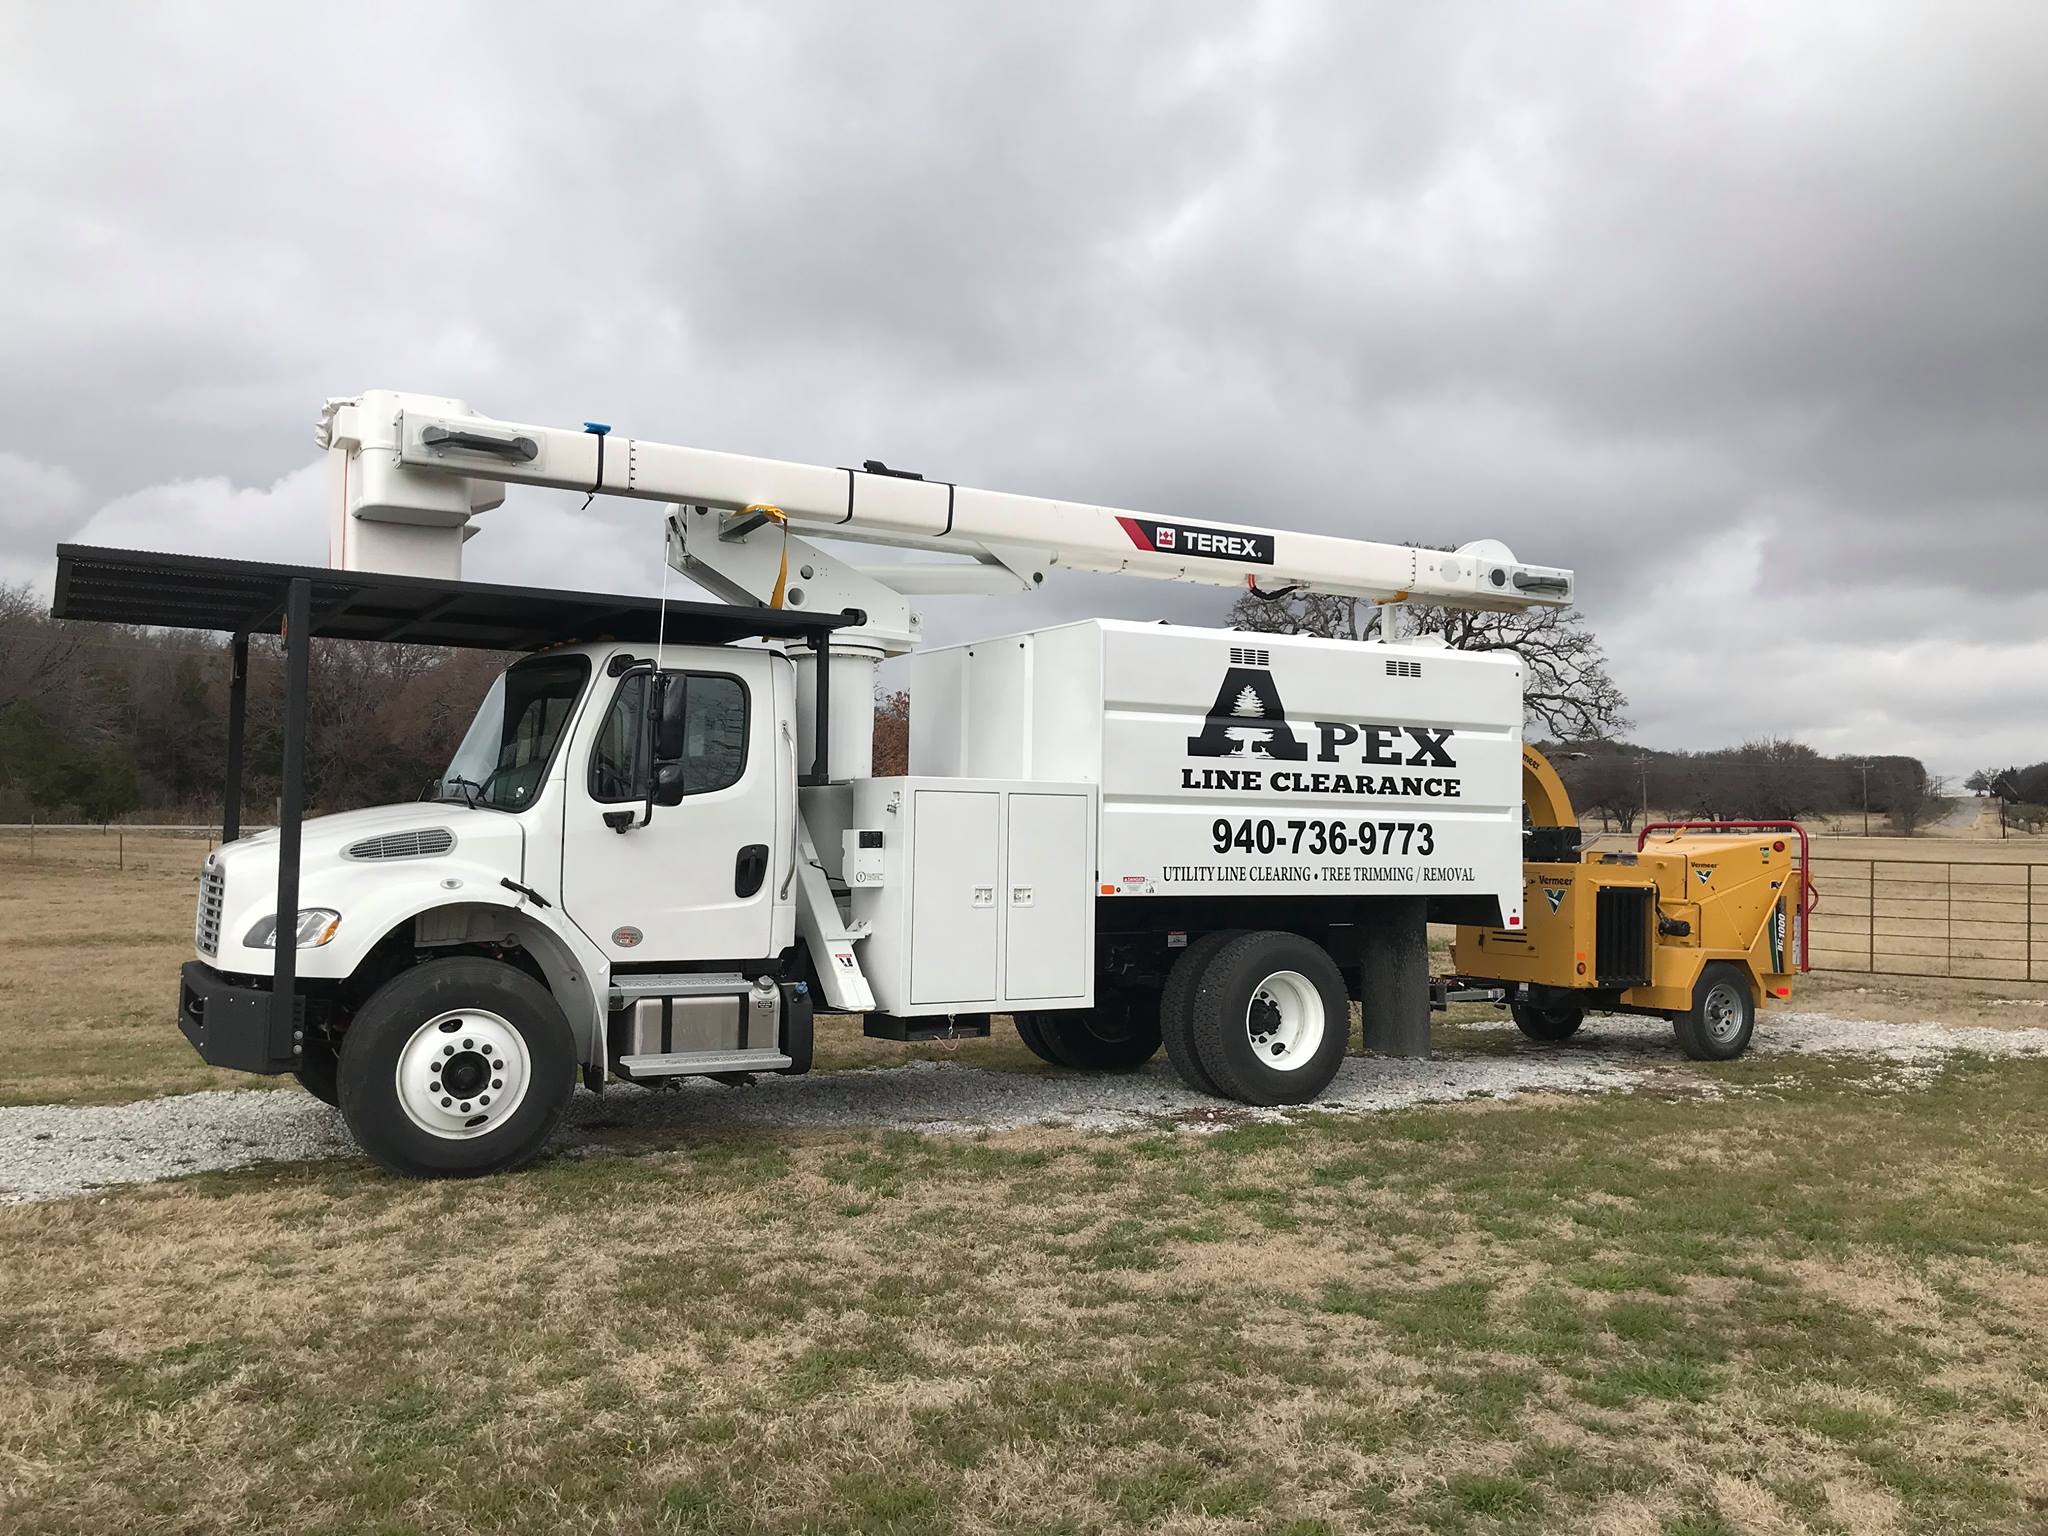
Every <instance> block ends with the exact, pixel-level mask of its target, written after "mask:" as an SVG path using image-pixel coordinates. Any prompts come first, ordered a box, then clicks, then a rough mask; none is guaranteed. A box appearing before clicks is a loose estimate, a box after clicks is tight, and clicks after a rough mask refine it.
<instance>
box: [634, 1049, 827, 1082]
mask: <svg viewBox="0 0 2048 1536" xmlns="http://www.w3.org/2000/svg"><path fill="white" fill-rule="evenodd" d="M789 1065H791V1062H790V1059H789V1058H788V1057H787V1056H785V1055H783V1054H782V1053H781V1052H780V1051H668V1052H663V1053H657V1054H655V1055H651V1056H621V1057H620V1058H619V1059H618V1066H619V1068H620V1070H621V1071H625V1072H630V1073H632V1074H633V1075H634V1076H635V1077H699V1076H703V1075H705V1074H708V1073H713V1072H780V1071H781V1070H782V1069H783V1068H784V1067H787V1066H789Z"/></svg>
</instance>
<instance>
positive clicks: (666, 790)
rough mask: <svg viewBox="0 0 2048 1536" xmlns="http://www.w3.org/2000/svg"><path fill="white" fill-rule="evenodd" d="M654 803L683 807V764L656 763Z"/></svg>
mask: <svg viewBox="0 0 2048 1536" xmlns="http://www.w3.org/2000/svg"><path fill="white" fill-rule="evenodd" d="M654 803H655V804H656V805H681V804H682V803H683V765H682V764H681V763H679V762H672V763H656V764H655V765H654Z"/></svg>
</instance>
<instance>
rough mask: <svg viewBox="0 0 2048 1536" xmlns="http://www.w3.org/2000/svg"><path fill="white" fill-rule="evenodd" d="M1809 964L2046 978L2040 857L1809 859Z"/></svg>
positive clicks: (2047, 918)
mask: <svg viewBox="0 0 2048 1536" xmlns="http://www.w3.org/2000/svg"><path fill="white" fill-rule="evenodd" d="M1813 879H1814V884H1815V885H1816V886H1817V887H1819V890H1820V895H1821V901H1820V906H1819V908H1818V910H1816V911H1815V912H1814V913H1813V916H1812V918H1811V920H1810V923H1811V926H1810V929H1809V935H1810V942H1811V946H1812V954H1813V968H1814V969H1815V970H1827V971H1854V972H1861V973H1864V974H1868V975H1881V976H1955V977H1967V978H1972V979H1977V980H1985V981H2048V863H2042V864H2024V863H1988V862H1985V863H1977V862H1965V861H1960V860H1954V861H1947V862H1937V861H1932V860H1926V861H1923V860H1891V859H1876V858H1871V859H1850V858H1831V857H1828V856H1826V855H1822V856H1819V857H1816V858H1815V859H1814V861H1813Z"/></svg>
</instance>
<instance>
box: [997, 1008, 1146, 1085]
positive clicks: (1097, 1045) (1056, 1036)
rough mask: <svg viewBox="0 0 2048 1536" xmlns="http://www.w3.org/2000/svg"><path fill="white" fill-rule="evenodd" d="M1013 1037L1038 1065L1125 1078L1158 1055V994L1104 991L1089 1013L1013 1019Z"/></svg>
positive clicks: (1085, 1010) (1066, 1012)
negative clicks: (1026, 1049) (1123, 1075)
mask: <svg viewBox="0 0 2048 1536" xmlns="http://www.w3.org/2000/svg"><path fill="white" fill-rule="evenodd" d="M1016 1024H1017V1037H1018V1038H1019V1039H1020V1040H1022V1041H1023V1042H1024V1044H1025V1046H1026V1047H1027V1048H1028V1049H1029V1050H1030V1051H1031V1053H1032V1054H1033V1055H1034V1056H1036V1057H1038V1059H1039V1060H1040V1061H1043V1062H1046V1063H1048V1064H1050V1065H1052V1066H1056V1067H1070V1068H1072V1069H1073V1070H1075V1071H1077V1072H1130V1071H1134V1070H1136V1069H1137V1068H1139V1067H1142V1066H1143V1065H1145V1063H1146V1062H1148V1061H1150V1060H1151V1059H1152V1058H1153V1057H1154V1056H1156V1055H1158V1054H1159V994H1158V993H1157V992H1141V991H1135V990H1129V989H1126V988H1122V987H1105V988H1103V989H1102V1000H1101V1001H1100V1002H1099V1003H1097V1004H1096V1005H1095V1006H1094V1007H1093V1008H1056V1009H1049V1010H1047V1011H1045V1012H1041V1013H1020V1014H1018V1015H1017V1016H1016Z"/></svg>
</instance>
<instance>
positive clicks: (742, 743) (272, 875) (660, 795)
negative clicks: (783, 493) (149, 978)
mask: <svg viewBox="0 0 2048 1536" xmlns="http://www.w3.org/2000/svg"><path fill="white" fill-rule="evenodd" d="M650 701H653V703H654V705H655V708H656V713H655V714H654V715H653V717H652V718H651V719H650V716H649V708H650ZM795 706H796V684H795V677H794V671H793V668H792V665H791V663H790V660H789V658H788V657H787V656H785V655H783V654H782V653H780V652H779V651H774V650H770V649H766V648H763V647H756V646H741V645H732V646H676V645H668V646H662V647H654V646H632V645H576V646H567V647H563V648H560V649H555V650H549V651H544V652H542V653H540V654H537V655H534V656H530V657H527V658H526V659H524V660H522V661H520V662H518V663H516V664H515V665H513V666H511V667H509V668H508V669H507V670H506V671H505V672H504V673H502V674H501V675H500V676H499V677H498V678H497V680H496V681H495V682H494V683H493V684H492V685H491V688H490V691H489V692H488V693H487V694H486V695H485V697H484V700H483V702H482V704H481V705H480V706H479V707H478V709H477V712H476V716H475V718H474V719H473V720H472V722H471V724H470V726H469V729H468V731H467V732H466V733H465V734H464V736H463V739H462V744H461V746H460V747H459V748H458V749H457V750H456V753H455V755H454V757H453V758H452V759H451V760H450V762H449V764H448V767H447V770H446V772H445V773H444V774H443V775H442V776H441V777H440V778H439V779H437V780H436V781H435V782H434V783H433V784H432V785H431V786H429V791H428V797H427V798H425V799H423V800H421V801H419V802H417V803H415V804H411V805H399V806H383V807H378V808H376V809H372V810H363V811H350V812H345V813H342V814H339V815H333V816H320V817H314V818H310V819H308V820H307V821H306V822H305V823H304V825H303V830H302V833H301V846H300V871H299V902H300V906H299V909H298V913H297V915H296V918H295V919H294V921H293V922H292V924H291V925H290V926H291V929H292V931H293V932H294V933H295V935H296V938H297V942H298V965H297V976H298V982H299V985H300V987H301V989H302V991H303V992H304V994H305V996H306V999H307V1003H308V1007H307V1009H306V1017H305V1021H304V1025H303V1026H302V1029H301V1031H300V1038H299V1039H298V1040H297V1041H296V1042H295V1044H296V1045H297V1046H298V1047H299V1050H298V1053H297V1054H298V1057H299V1060H298V1062H297V1063H296V1065H295V1067H294V1070H295V1071H297V1072H298V1073H299V1074H300V1076H301V1077H302V1078H304V1079H306V1080H307V1082H308V1085H309V1086H310V1087H312V1088H313V1089H314V1091H316V1092H324V1093H325V1094H326V1095H329V1096H336V1095H338V1094H339V1092H340V1088H339V1086H338V1084H337V1082H336V1072H337V1068H338V1047H339V1045H340V1041H341V1037H342V1036H343V1035H345V1034H346V1033H347V1032H348V1031H349V1030H350V1029H351V1028H353V1027H354V1026H355V1024H356V1023H357V1015H358V1013H359V1012H360V1010H361V1008H362V1006H363V1005H364V1004H366V1003H368V1002H369V1001H370V1000H371V998H372V997H373V996H375V995H376V993H377V991H378V989H379V988H381V987H383V986H384V985H386V984H387V983H388V982H390V981H391V980H392V979H394V978H395V977H396V976H398V975H399V973H400V972H402V971H408V970H416V969H417V968H419V967H421V966H423V965H427V964H429V963H431V962H434V961H452V960H457V959H465V958H467V959H472V960H485V961H491V962H494V963H496V964H498V965H500V966H507V967H511V968H512V969H513V970H515V971H516V972H518V973H520V974H521V975H522V976H523V977H524V978H525V979H527V980H529V981H531V982H533V983H537V984H538V985H539V986H540V987H542V988H544V989H545V992H546V995H547V996H548V998H549V999H550V1000H551V1001H552V1003H553V1004H554V1005H555V1007H556V1008H557V1009H558V1010H559V1012H560V1015H561V1017H562V1020H563V1022H564V1024H565V1025H566V1028H567V1035H568V1041H569V1044H570V1047H571V1050H572V1055H573V1060H574V1062H575V1064H576V1065H577V1066H578V1067H580V1068H581V1069H582V1073H583V1075H584V1076H585V1077H586V1078H587V1079H588V1080H590V1081H593V1082H596V1081H602V1080H603V1078H604V1076H605V1074H606V1073H607V1072H617V1073H618V1074H619V1075H620V1076H623V1077H628V1078H636V1079H640V1080H645V1079H648V1078H655V1077H660V1076H663V1075H672V1074H674V1073H676V1072H679V1071H681V1070H682V1069H683V1068H685V1067H687V1068H688V1069H689V1070H691V1071H693V1072H698V1073H703V1072H717V1073H743V1072H752V1071H789V1070H792V1069H800V1068H799V1063H801V1062H807V1060H808V1056H809V1039H808V1032H809V1006H808V994H809V988H808V986H807V984H806V983H805V982H804V981H803V980H802V979H801V978H799V977H797V976H795V974H794V971H795V967H794V966H793V964H792V949H793V946H794V943H795V936H796V916H795V910H796V909H795V902H794V898H793V892H794V887H795V881H794V879H793V870H792V867H791V865H792V861H793V858H794V850H795V840H794V838H793V837H792V835H791V829H792V827H793V824H794V821H795V816H796V789H797V782H796V781H797V733H796V728H795ZM650 752H651V754H652V759H651V760H652V762H653V764H654V772H653V774H652V776H651V779H650V775H649V773H648V769H647V764H648V762H649V760H650ZM650 791H651V793H650ZM279 844H280V837H279V833H278V832H277V831H274V830H273V831H266V832H260V833H256V834H254V835H252V836H249V837H246V838H241V839H238V840H237V841H235V842H232V843H227V844H225V845H223V846H222V847H221V848H220V849H218V850H217V851H215V852H214V853H212V854H211V855H209V856H208V858H207V861H206V864H205V867H204V870H203V872H202V877H201V898H200V906H199V919H198V925H197V930H196V933H195V944H196V949H197V955H198V960H199V961H200V962H201V963H202V964H203V965H204V966H205V967H207V968H210V969H211V970H212V971H214V972H217V973H220V974H224V975H227V976H231V977H251V978H261V977H264V976H267V975H268V974H269V973H270V972H271V969H272V962H273V960H274V959H275V956H276V948H277V945H278V943H279V942H280V939H279V936H278V933H277V927H278V925H277V922H276V920H275V914H274V910H273V909H274V905H275V902H274V892H275V891H276V889H277V873H278V857H279ZM544 893H545V894H544ZM198 990H203V989H194V988H191V987H188V989H187V991H188V997H187V1003H188V1012H189V1011H190V1007H189V1005H190V1004H191V1003H192V1002H194V1001H196V1000H198V999H197V996H196V992H197V991H198ZM527 1000H528V1001H530V1000H531V999H530V997H529V998H528V999H527ZM519 1001H520V1000H519V999H516V998H515V999H511V1000H510V1002H511V1004H512V1005H513V1006H516V1005H517V1003H518V1002H519ZM442 1012H448V1013H449V1014H450V1017H449V1018H443V1017H441V1014H440V1013H439V1012H437V1013H436V1014H435V1015H434V1016H433V1017H430V1018H425V1019H422V1020H419V1021H418V1022H417V1024H416V1025H415V1027H414V1029H413V1030H412V1034H413V1035H415V1036H419V1037H422V1038H426V1037H429V1036H431V1037H437V1038H431V1039H427V1040H426V1043H427V1045H428V1046H429V1047H431V1048H432V1049H431V1050H430V1051H428V1052H427V1053H425V1054H422V1055H421V1059H420V1063H419V1067H418V1070H415V1071H411V1072H399V1073H398V1074H397V1075H396V1076H395V1077H394V1078H393V1079H392V1082H391V1087H392V1090H393V1094H394V1097H395V1101H396V1102H394V1103H392V1104H390V1105H387V1106H383V1107H382V1108H377V1109H372V1108H371V1107H370V1106H364V1110H365V1114H366V1116H367V1117H368V1119H369V1122H370V1127H372V1128H370V1129H369V1134H370V1136H371V1137H372V1139H374V1138H375V1137H376V1136H377V1131H376V1130H375V1129H374V1126H375V1125H376V1124H377V1123H379V1122H388V1123H390V1124H391V1125H393V1126H394V1128H400V1129H402V1122H408V1121H409V1122H419V1121H425V1122H427V1123H426V1124H425V1125H424V1126H421V1125H419V1124H417V1123H415V1124H413V1126H412V1128H413V1129H424V1130H427V1131H429V1132H430V1133H431V1132H438V1131H444V1130H446V1129H449V1128H450V1127H449V1126H448V1125H444V1124H443V1122H457V1121H459V1122H460V1125H459V1127H456V1128H459V1129H460V1130H461V1131H463V1132H465V1133H466V1134H465V1135H464V1136H463V1137H462V1138H461V1139H462V1140H464V1141H475V1140H478V1139H481V1138H482V1137H483V1136H484V1135H486V1134H487V1133H489V1132H490V1131H491V1130H492V1129H493V1128H494V1127H497V1126H500V1125H503V1124H504V1123H505V1122H506V1121H508V1120H509V1119H510V1118H511V1117H512V1116H513V1114H514V1113H515V1111H517V1110H518V1109H519V1108H520V1107H521V1105H522V1103H524V1102H526V1097H527V1096H526V1095H524V1094H522V1093H521V1092H519V1091H518V1085H520V1084H524V1083H529V1082H530V1080H531V1078H532V1075H533V1073H534V1072H535V1071H536V1070H537V1065H536V1063H535V1062H534V1061H533V1060H532V1059H531V1058H532V1057H533V1056H534V1055H535V1054H536V1047H535V1046H534V1045H533V1044H532V1043H531V1042H530V1041H529V1040H528V1039H527V1035H526V1031H525V1030H523V1029H522V1028H520V1027H518V1026H517V1025H515V1024H513V1023H512V1022H511V1021H509V1020H507V1019H506V1018H504V1017H502V1016H499V1015H502V1014H503V1012H504V1010H503V1009H499V1010H496V1011H495V1012H494V1011H493V1010H491V1009H487V1008H479V1009H475V1010H463V1009H459V1008H458V1009H455V1010H452V1011H451V1010H442ZM199 1013H200V1015H201V1017H202V1018H203V1016H204V1013H205V1008H204V1006H203V1005H202V1006H201V1007H200V1009H199ZM486 1014H492V1015H493V1016H492V1017H485V1015H486ZM451 1020H459V1021H460V1022H459V1023H458V1027H457V1028H456V1029H454V1030H446V1029H444V1026H445V1025H446V1024H447V1023H449V1022H451ZM608 1024H609V1025H612V1026H614V1027H611V1028H608V1027H607V1026H608ZM202 1028H203V1026H202ZM479 1031H483V1032H486V1033H488V1034H489V1036H490V1043H491V1046H492V1050H493V1053H494V1054H493V1055H492V1056H490V1057H488V1058H483V1057H479V1055H478V1051H477V1050H475V1049H471V1050H469V1051H467V1052H465V1050H464V1048H463V1044H462V1042H463V1040H464V1039H465V1038H468V1039H471V1040H474V1039H476V1038H477V1035H478V1032H479ZM443 1035H445V1036H446V1038H445V1039H440V1038H438V1037H440V1036H443ZM556 1043H557V1044H559V1043H560V1042H556ZM451 1046H452V1047H453V1050H450V1049H448V1048H449V1047H451ZM412 1048H413V1042H412V1041H411V1040H410V1039H408V1041H406V1042H401V1043H400V1047H399V1051H400V1055H401V1057H403V1056H404V1055H405V1053H406V1051H407V1050H409V1049H412ZM435 1051H438V1052H439V1053H440V1055H441V1056H442V1057H443V1058H444V1059H443V1062H442V1063H441V1064H439V1068H438V1069H436V1063H435V1062H434V1061H433V1059H432V1054H433V1052H435ZM457 1058H461V1060H460V1062H458V1061H457ZM472 1058H474V1060H473V1059H472ZM491 1061H495V1062H498V1063H501V1066H502V1070H495V1069H494V1070H495V1075H496V1077H497V1078H498V1080H499V1081H500V1082H501V1083H502V1082H504V1081H506V1080H507V1077H508V1075H509V1079H510V1081H511V1082H512V1083H513V1084H514V1085H515V1086H514V1088H512V1089H507V1088H504V1087H500V1088H498V1089H496V1090H495V1091H493V1088H492V1079H491V1076H490V1075H484V1076H479V1077H477V1079H476V1080H475V1082H474V1083H471V1084H469V1086H471V1087H473V1088H474V1090H475V1091H474V1092H473V1093H470V1094H469V1095H467V1096H464V1095H463V1094H461V1093H459V1092H457V1091H455V1090H456V1087H459V1086H461V1085H462V1084H463V1083H465V1082H467V1081H468V1080H467V1079H465V1078H461V1077H460V1076H459V1075H458V1077H456V1078H454V1079H451V1078H450V1077H449V1076H448V1070H449V1067H448V1064H449V1063H456V1065H458V1066H460V1065H462V1064H465V1063H466V1064H468V1065H471V1066H476V1065H478V1064H480V1063H484V1062H491ZM451 1083H453V1084H455V1087H451ZM444 1098H446V1099H448V1100H449V1102H448V1103H446V1104H443V1103H442V1102H441V1100H442V1099H444ZM394 1114H395V1115H396V1116H397V1119H395V1120H394V1119H393V1115H394ZM551 1124H552V1119H551V1118H550V1125H551ZM407 1139H410V1138H408V1137H404V1136H401V1140H407ZM386 1151H387V1155H389V1156H390V1157H392V1158H393V1159H394V1160H403V1159H404V1158H405V1157H406V1153H405V1152H404V1151H403V1149H402V1148H393V1149H386Z"/></svg>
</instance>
